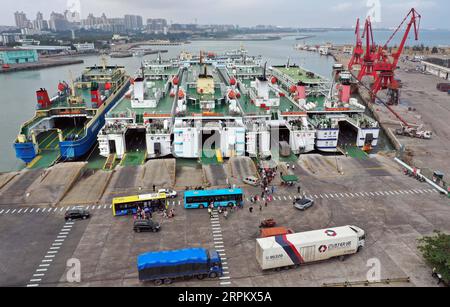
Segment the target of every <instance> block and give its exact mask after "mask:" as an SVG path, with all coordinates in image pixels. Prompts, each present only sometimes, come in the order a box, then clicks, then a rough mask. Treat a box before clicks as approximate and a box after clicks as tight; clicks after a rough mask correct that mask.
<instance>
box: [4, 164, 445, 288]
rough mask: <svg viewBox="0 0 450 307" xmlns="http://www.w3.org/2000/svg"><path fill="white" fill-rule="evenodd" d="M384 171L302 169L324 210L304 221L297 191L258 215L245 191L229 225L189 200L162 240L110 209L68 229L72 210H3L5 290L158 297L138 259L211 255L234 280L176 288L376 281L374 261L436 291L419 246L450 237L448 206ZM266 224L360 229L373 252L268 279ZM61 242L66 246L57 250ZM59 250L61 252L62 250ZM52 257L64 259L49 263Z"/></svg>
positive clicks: (176, 203)
mask: <svg viewBox="0 0 450 307" xmlns="http://www.w3.org/2000/svg"><path fill="white" fill-rule="evenodd" d="M383 161H384V160H383V159H381V160H377V161H376V163H375V162H373V161H372V162H373V163H372V162H371V163H363V164H361V162H360V161H352V160H345V161H344V160H343V161H341V163H342V165H344V166H345V170H346V172H345V173H344V174H343V175H342V174H338V173H333V174H330V173H328V174H322V173H319V172H318V173H316V174H314V173H311V172H310V171H309V170H307V169H306V168H305V169H304V168H303V166H302V163H300V162H299V164H298V167H297V168H296V170H295V173H298V174H299V175H300V178H301V188H302V191H301V193H305V194H306V195H307V196H308V197H311V198H313V199H314V200H315V205H314V207H312V208H311V209H309V210H307V211H305V212H300V211H297V210H296V209H294V208H293V206H292V200H293V198H294V197H295V196H297V195H298V194H297V188H296V187H291V188H289V187H276V191H275V194H274V200H273V201H272V202H270V203H268V206H267V207H265V202H260V203H257V204H253V207H254V211H253V213H250V212H249V210H248V208H249V206H251V204H250V202H249V201H248V200H249V198H250V197H251V196H253V195H256V194H259V193H260V190H259V189H258V188H251V187H245V188H244V190H245V200H246V204H245V207H244V209H242V210H239V211H237V212H234V213H232V214H231V215H230V216H229V218H228V219H224V217H223V216H215V217H213V218H212V219H211V218H210V217H209V216H208V213H207V211H206V210H185V209H184V208H183V204H182V198H181V195H180V196H179V198H177V199H175V200H173V201H171V202H170V206H171V207H173V208H175V214H176V216H175V218H174V219H164V218H163V217H162V216H156V217H155V220H157V221H159V222H161V224H162V230H161V232H160V233H156V234H155V233H141V234H135V233H134V232H133V231H132V225H133V219H132V218H131V217H117V218H115V217H112V212H111V208H110V204H109V203H104V204H98V205H95V206H89V207H88V209H89V210H90V211H91V213H92V218H91V219H90V220H88V221H80V222H78V221H77V222H74V223H73V224H69V225H68V224H66V223H65V222H64V219H63V213H64V210H66V208H47V209H40V211H39V212H36V211H37V209H34V210H33V212H31V208H30V207H14V209H12V208H11V209H8V208H7V207H4V206H2V207H1V208H0V236H1V237H0V241H1V242H2V243H3V242H4V244H2V248H1V249H0V252H1V254H0V263H2V264H4V265H3V266H2V267H1V270H2V274H1V277H0V285H4V286H9V285H19V286H20V285H22V286H27V285H31V286H37V285H38V286H48V285H51V286H55V285H57V286H68V287H72V286H149V287H154V285H153V284H141V283H140V282H139V281H138V278H137V269H136V257H137V255H139V254H140V253H144V252H147V251H152V250H170V249H181V248H187V247H205V248H208V249H217V250H218V251H219V252H220V253H221V255H222V257H223V258H224V260H223V261H224V270H225V271H226V274H225V276H224V277H222V278H221V279H214V280H204V281H198V280H191V281H177V282H176V283H175V284H174V285H173V286H179V287H206V286H224V287H228V286H244V287H261V286H277V287H278V286H279V287H291V286H322V285H323V284H324V283H334V282H345V281H362V280H366V279H367V276H366V274H367V272H368V270H369V267H368V266H367V263H368V260H370V259H374V258H375V259H378V260H379V261H380V263H381V275H382V276H381V277H382V278H389V279H393V278H403V277H409V278H410V280H411V282H410V283H401V284H400V283H399V284H392V286H397V285H400V286H434V285H436V281H435V280H433V279H432V277H431V272H430V268H429V267H428V266H427V265H426V264H425V263H424V262H423V260H422V257H421V255H420V253H419V252H418V250H417V248H416V246H417V239H418V238H419V237H421V236H423V235H428V234H431V233H432V232H433V231H434V230H435V229H438V230H441V231H446V232H450V223H449V219H450V218H449V217H450V206H449V200H448V198H445V197H444V196H442V195H440V194H439V193H438V192H436V191H435V190H433V189H432V187H430V186H429V185H427V184H425V183H420V182H418V181H416V180H414V179H412V178H410V177H407V176H404V175H403V174H402V173H401V171H400V169H395V168H394V167H393V166H392V165H391V164H389V163H388V162H387V161H385V162H383ZM374 163H375V164H374ZM310 167H311V166H310ZM113 184H114V183H113ZM180 193H181V194H182V191H180ZM260 206H261V209H262V210H260ZM86 207H87V206H86ZM27 209H28V210H27ZM266 218H274V219H275V220H276V221H277V224H278V225H280V226H286V227H288V228H291V229H292V230H294V231H295V232H300V231H307V230H313V229H322V228H327V227H333V226H343V225H352V224H353V225H356V226H359V227H361V228H363V229H364V230H365V231H366V232H367V242H366V245H367V246H366V248H364V249H363V250H362V252H360V253H359V254H357V255H353V256H351V257H349V258H348V259H346V261H344V262H340V261H338V260H330V261H327V262H323V263H316V264H310V265H307V266H304V267H300V268H298V269H295V270H289V271H281V272H262V271H261V270H260V268H259V266H258V264H257V262H256V259H255V239H256V238H257V236H258V233H259V227H258V226H259V224H260V222H261V221H262V220H264V219H266ZM65 230H70V231H65ZM61 233H62V235H61ZM58 236H65V238H62V239H64V240H63V241H59V242H55V240H58V239H57V237H58ZM62 239H59V240H62ZM55 243H56V244H58V243H62V244H61V245H56V246H54V245H53V244H55ZM58 246H59V247H60V249H58V252H57V253H53V254H48V252H49V251H52V250H51V248H52V247H58ZM52 255H55V256H54V257H48V258H46V257H45V256H52ZM71 258H75V259H79V260H80V263H81V282H80V283H69V282H68V281H67V278H66V273H67V271H68V268H66V266H65V263H66V261H67V260H68V259H71ZM49 259H50V260H52V261H51V262H50V264H51V265H50V266H48V267H47V266H44V267H41V268H44V269H47V270H46V271H45V276H37V277H35V276H34V275H35V274H39V273H36V270H37V269H39V267H40V265H42V264H48V262H42V260H49ZM39 279H40V280H39ZM31 280H35V282H32V281H31Z"/></svg>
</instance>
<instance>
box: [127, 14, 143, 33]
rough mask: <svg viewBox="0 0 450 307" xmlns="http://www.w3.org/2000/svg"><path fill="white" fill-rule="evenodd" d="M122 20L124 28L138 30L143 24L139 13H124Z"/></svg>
mask: <svg viewBox="0 0 450 307" xmlns="http://www.w3.org/2000/svg"><path fill="white" fill-rule="evenodd" d="M124 20H125V29H126V30H140V29H142V27H143V25H144V24H143V21H142V16H139V15H125V16H124Z"/></svg>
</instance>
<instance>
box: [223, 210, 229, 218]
mask: <svg viewBox="0 0 450 307" xmlns="http://www.w3.org/2000/svg"><path fill="white" fill-rule="evenodd" d="M223 216H224V217H225V219H228V211H227V210H226V209H225V212H224V213H223Z"/></svg>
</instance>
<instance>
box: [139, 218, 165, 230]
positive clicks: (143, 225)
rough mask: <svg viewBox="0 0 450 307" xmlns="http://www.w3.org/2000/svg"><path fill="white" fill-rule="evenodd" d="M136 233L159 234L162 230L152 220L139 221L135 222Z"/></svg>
mask: <svg viewBox="0 0 450 307" xmlns="http://www.w3.org/2000/svg"><path fill="white" fill-rule="evenodd" d="M133 230H134V232H158V231H160V230H161V225H159V223H156V222H153V221H152V220H139V221H135V222H134V226H133Z"/></svg>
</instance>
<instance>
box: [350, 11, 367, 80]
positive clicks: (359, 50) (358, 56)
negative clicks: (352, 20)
mask: <svg viewBox="0 0 450 307" xmlns="http://www.w3.org/2000/svg"><path fill="white" fill-rule="evenodd" d="M355 35H356V46H355V49H354V50H353V56H352V58H351V59H350V63H349V64H348V70H350V71H351V70H353V66H354V65H359V66H360V67H361V66H362V64H363V61H362V56H363V54H364V49H363V42H362V39H361V33H360V29H359V18H358V19H357V21H356V28H355Z"/></svg>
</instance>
